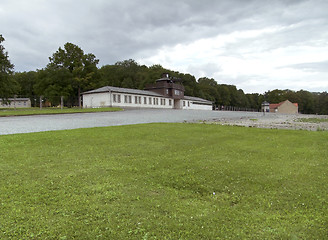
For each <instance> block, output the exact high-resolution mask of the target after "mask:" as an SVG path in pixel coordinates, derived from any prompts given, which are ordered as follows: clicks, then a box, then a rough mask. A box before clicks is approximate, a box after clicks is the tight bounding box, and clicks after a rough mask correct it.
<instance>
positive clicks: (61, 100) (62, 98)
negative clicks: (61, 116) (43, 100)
mask: <svg viewBox="0 0 328 240" xmlns="http://www.w3.org/2000/svg"><path fill="white" fill-rule="evenodd" d="M63 108H64V96H61V97H60V109H61V110H63Z"/></svg>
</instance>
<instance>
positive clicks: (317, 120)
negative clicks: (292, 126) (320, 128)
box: [297, 118, 328, 123]
mask: <svg viewBox="0 0 328 240" xmlns="http://www.w3.org/2000/svg"><path fill="white" fill-rule="evenodd" d="M297 120H298V121H299V122H308V123H322V122H328V118H299V119H297Z"/></svg>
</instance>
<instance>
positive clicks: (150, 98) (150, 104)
mask: <svg viewBox="0 0 328 240" xmlns="http://www.w3.org/2000/svg"><path fill="white" fill-rule="evenodd" d="M149 105H151V97H150V98H149Z"/></svg>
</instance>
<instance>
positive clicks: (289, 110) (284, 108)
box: [270, 100, 298, 114]
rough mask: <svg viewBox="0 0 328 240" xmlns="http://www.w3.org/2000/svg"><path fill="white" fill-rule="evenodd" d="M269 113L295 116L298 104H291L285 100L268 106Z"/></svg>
mask: <svg viewBox="0 0 328 240" xmlns="http://www.w3.org/2000/svg"><path fill="white" fill-rule="evenodd" d="M270 112H273V113H286V114H297V113H298V103H292V102H290V101H289V100H286V101H283V102H281V103H276V104H270Z"/></svg>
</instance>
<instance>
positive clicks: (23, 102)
mask: <svg viewBox="0 0 328 240" xmlns="http://www.w3.org/2000/svg"><path fill="white" fill-rule="evenodd" d="M7 100H8V101H3V99H2V98H0V108H30V107H31V100H30V99H29V98H8V99H7Z"/></svg>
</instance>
